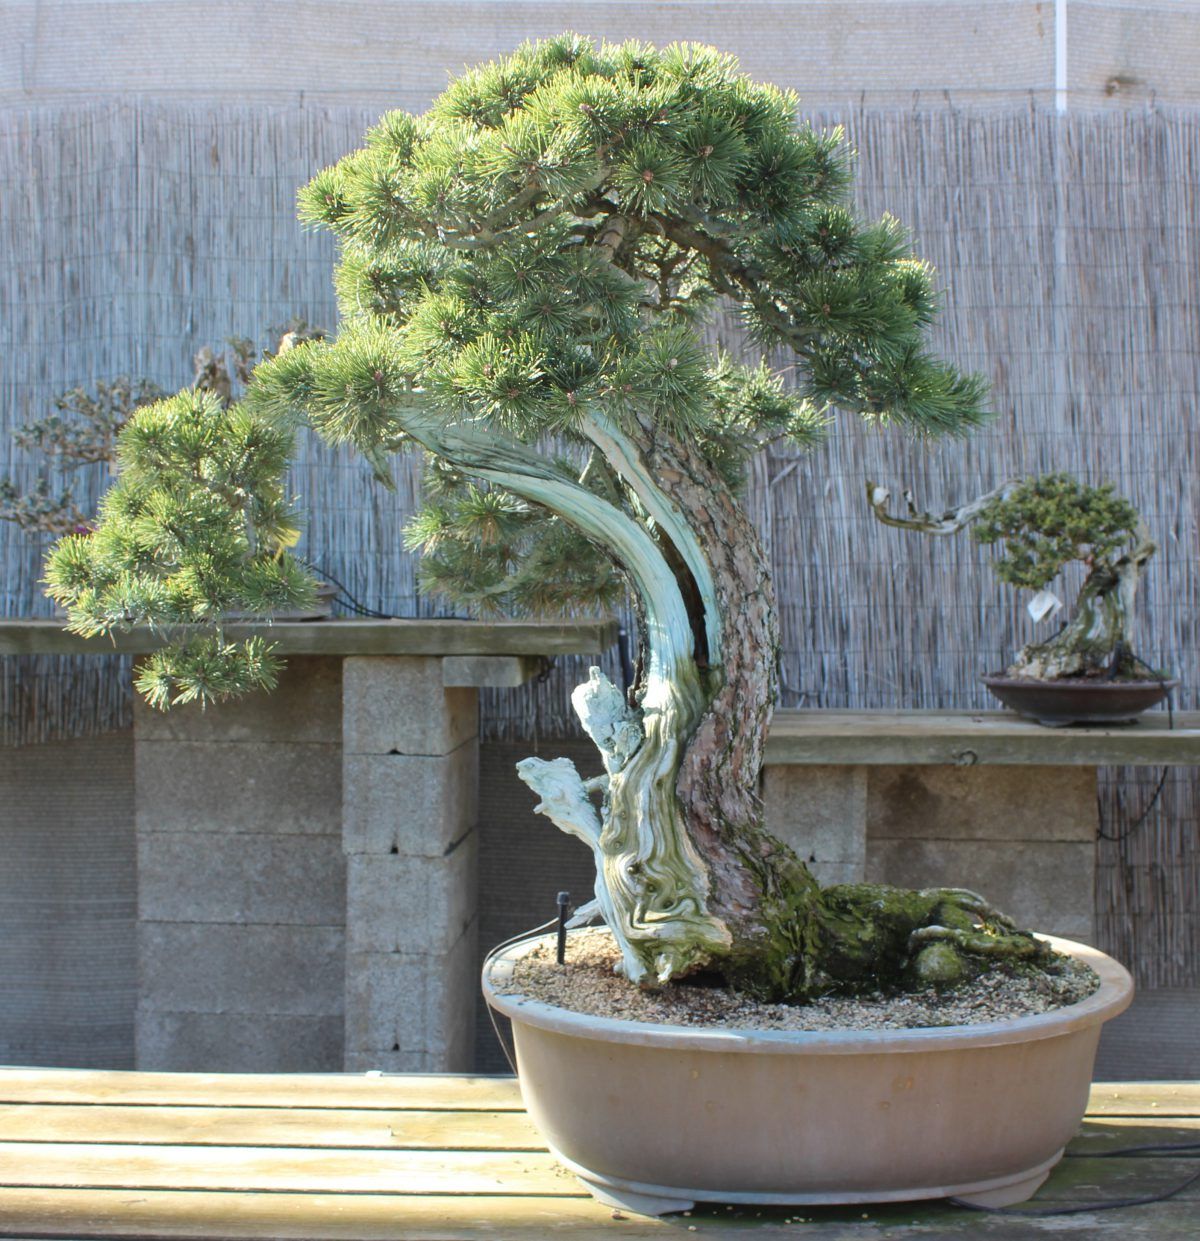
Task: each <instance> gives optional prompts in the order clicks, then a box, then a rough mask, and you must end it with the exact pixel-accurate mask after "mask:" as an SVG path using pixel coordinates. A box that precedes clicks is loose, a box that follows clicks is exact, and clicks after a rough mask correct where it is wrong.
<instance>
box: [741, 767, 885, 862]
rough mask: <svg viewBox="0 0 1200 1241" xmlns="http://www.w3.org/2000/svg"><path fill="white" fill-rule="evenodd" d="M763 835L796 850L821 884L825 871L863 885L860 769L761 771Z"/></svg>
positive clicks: (862, 781)
mask: <svg viewBox="0 0 1200 1241" xmlns="http://www.w3.org/2000/svg"><path fill="white" fill-rule="evenodd" d="M763 804H764V812H765V815H766V825H767V830H768V831H769V832H771V833H772V834H773V835H775V836H778V837H779V839H780V840H782V841H783V842H784V843H785V844H788V845H790V846H791V847H792V849H794V850H795V852H796V853H797V855H798V856H799V857H800V859H801V860H802V861H804V862H806V863H808V864H809V866H810V869H812V870H813V873H814V874H815V875H817V877H818V878H819V879H821V880H822V882H826V880H825V879H824V878H823V874H824V873H825V868H826V867H829V866H833V867H835V868H836V870H835V871H831V872H830V873H837V874H845V875H849V876H851V878H849V879H838V880H837V881H836V882H839V883H842V882H856V881H858V880H861V879H862V876H863V868H864V865H865V859H866V806H867V776H866V769H865V768H863V767H835V766H824V765H813V766H808V765H791V764H786V765H785V764H772V765H771V766H769V767H766V768H765V769H764V771H763Z"/></svg>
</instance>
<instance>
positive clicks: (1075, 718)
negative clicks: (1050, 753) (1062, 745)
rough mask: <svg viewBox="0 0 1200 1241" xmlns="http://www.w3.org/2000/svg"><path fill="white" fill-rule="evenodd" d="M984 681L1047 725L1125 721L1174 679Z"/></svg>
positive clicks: (1168, 687) (1151, 702) (1020, 710)
mask: <svg viewBox="0 0 1200 1241" xmlns="http://www.w3.org/2000/svg"><path fill="white" fill-rule="evenodd" d="M980 679H981V680H982V681H983V683H984V685H986V686H987V687H988V689H989V690H991V692H992V693H993V694H995V696H996V697H997V698H999V699H1000V701H1001V702H1002V703H1004V705H1005V706H1006V707H1011V708H1012V709H1013V710H1014V711H1016V712H1017V713H1018V714H1020V715H1024V716H1028V717H1029V718H1030V719H1032V720H1037V722H1038V723H1039V724H1046V725H1048V726H1049V727H1051V728H1061V727H1063V726H1064V725H1066V724H1128V723H1130V722H1131V721H1133V720H1134V719H1136V718H1137V717H1138V716H1139V715H1141V713H1142V712H1143V711H1145V710H1146V709H1147V708H1149V707H1153V706H1156V705H1157V704H1158V703H1160V702H1162V700H1163V699H1164V698H1166V696H1167V695H1168V694H1169V693H1170V692H1171V691H1172V690H1173V689H1174V688H1175V686H1177V685H1178V684H1179V682H1178V681H1088V680H1084V679H1082V678H1077V677H1067V678H1064V679H1063V680H1061V681H1035V680H1033V679H1032V678H1030V677H1007V676H998V675H997V676H985V677H981V678H980Z"/></svg>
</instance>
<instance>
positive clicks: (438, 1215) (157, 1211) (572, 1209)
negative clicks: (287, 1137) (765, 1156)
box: [0, 1189, 771, 1241]
mask: <svg viewBox="0 0 1200 1241" xmlns="http://www.w3.org/2000/svg"><path fill="white" fill-rule="evenodd" d="M0 1229H3V1231H4V1233H5V1234H7V1235H11V1234H12V1233H14V1232H20V1233H21V1234H22V1235H25V1236H29V1237H63V1236H69V1237H72V1238H80V1239H83V1238H94V1237H109V1236H113V1235H114V1234H115V1235H119V1236H121V1237H146V1238H151V1237H153V1238H163V1237H171V1238H188V1239H189V1241H191V1239H193V1238H197V1237H205V1238H213V1241H217V1239H219V1241H400V1239H402V1238H403V1239H404V1241H447V1239H448V1238H463V1239H467V1238H470V1239H474V1238H476V1237H478V1238H487V1239H488V1241H541V1239H542V1238H548V1237H556V1238H567V1239H569V1241H614V1238H620V1239H622V1241H642V1239H643V1238H647V1237H662V1236H664V1235H677V1234H678V1232H679V1223H678V1221H673V1222H668V1221H664V1220H655V1219H646V1218H644V1217H638V1216H630V1217H628V1218H626V1219H624V1220H622V1221H620V1222H619V1224H618V1223H617V1222H615V1221H614V1220H613V1218H612V1212H611V1210H609V1208H607V1207H603V1206H601V1205H600V1204H599V1203H598V1202H596V1201H595V1200H593V1199H592V1198H590V1197H584V1198H505V1197H489V1196H480V1197H459V1198H450V1197H409V1198H397V1197H395V1196H393V1195H373V1194H361V1195H347V1196H341V1197H338V1196H333V1195H328V1194H219V1193H209V1194H195V1193H178V1192H175V1193H172V1192H170V1191H162V1190H147V1191H139V1192H137V1193H128V1192H124V1191H114V1190H70V1189H60V1190H23V1189H22V1190H13V1189H0ZM705 1233H706V1234H707V1235H710V1236H711V1235H712V1232H711V1231H710V1230H709V1229H708V1228H706V1229H705ZM684 1235H685V1236H687V1237H688V1238H689V1239H690V1238H691V1237H692V1236H694V1235H696V1234H694V1233H686V1232H685V1233H684ZM759 1235H762V1234H759ZM766 1235H767V1236H770V1235H771V1234H770V1233H768V1234H766Z"/></svg>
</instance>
